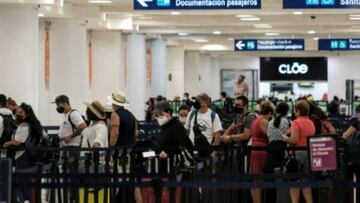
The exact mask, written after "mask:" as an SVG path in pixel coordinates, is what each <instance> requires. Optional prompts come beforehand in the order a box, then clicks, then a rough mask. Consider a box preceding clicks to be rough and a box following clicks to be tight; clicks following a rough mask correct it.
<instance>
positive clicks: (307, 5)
mask: <svg viewBox="0 0 360 203" xmlns="http://www.w3.org/2000/svg"><path fill="white" fill-rule="evenodd" d="M283 8H285V9H296V8H301V9H318V8H350V9H351V8H360V0H283Z"/></svg>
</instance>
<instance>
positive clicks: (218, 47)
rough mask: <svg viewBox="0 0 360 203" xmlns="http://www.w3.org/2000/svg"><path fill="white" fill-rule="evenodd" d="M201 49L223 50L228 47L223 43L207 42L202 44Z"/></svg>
mask: <svg viewBox="0 0 360 203" xmlns="http://www.w3.org/2000/svg"><path fill="white" fill-rule="evenodd" d="M201 49H202V50H207V51H223V50H226V47H224V46H223V45H221V44H207V45H204V46H202V47H201Z"/></svg>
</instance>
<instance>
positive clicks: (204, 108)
mask: <svg viewBox="0 0 360 203" xmlns="http://www.w3.org/2000/svg"><path fill="white" fill-rule="evenodd" d="M209 104H210V97H209V96H208V95H207V94H204V93H203V94H200V95H198V96H197V97H196V101H195V103H194V106H193V107H194V109H195V110H193V111H192V112H191V113H190V114H189V115H188V116H187V118H186V122H185V129H186V130H187V131H188V132H189V136H190V140H191V141H192V142H193V144H195V141H194V137H195V133H194V125H195V118H196V121H197V124H198V126H199V130H200V131H201V133H202V134H203V135H204V136H205V137H206V140H207V141H208V143H209V144H210V145H219V144H220V136H221V131H222V130H223V128H222V126H221V121H220V118H219V116H218V115H217V113H215V112H213V111H212V110H211V109H209Z"/></svg>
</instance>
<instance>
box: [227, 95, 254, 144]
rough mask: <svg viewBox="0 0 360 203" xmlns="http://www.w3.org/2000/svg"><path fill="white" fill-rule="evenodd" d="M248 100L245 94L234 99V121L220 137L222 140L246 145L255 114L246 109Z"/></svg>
mask: <svg viewBox="0 0 360 203" xmlns="http://www.w3.org/2000/svg"><path fill="white" fill-rule="evenodd" d="M248 104H249V100H248V98H247V97H245V96H239V97H237V98H236V99H235V101H234V113H236V117H235V121H234V122H233V123H232V124H231V125H230V126H229V127H228V129H227V130H226V131H225V133H224V135H223V136H222V137H221V141H222V142H225V143H227V142H241V144H243V145H247V143H248V140H249V139H250V137H251V125H252V123H253V121H254V120H255V119H256V115H255V114H253V113H250V112H249V111H248Z"/></svg>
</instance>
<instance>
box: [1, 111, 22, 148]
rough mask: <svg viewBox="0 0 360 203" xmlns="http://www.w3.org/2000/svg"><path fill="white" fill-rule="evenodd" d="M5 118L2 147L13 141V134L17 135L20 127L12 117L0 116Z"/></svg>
mask: <svg viewBox="0 0 360 203" xmlns="http://www.w3.org/2000/svg"><path fill="white" fill-rule="evenodd" d="M0 116H1V117H2V118H3V125H4V131H3V133H2V135H1V138H0V146H3V144H4V143H5V142H8V141H10V140H11V139H12V136H13V134H14V133H15V131H16V129H17V127H18V125H17V123H16V121H15V120H14V119H13V117H12V115H3V114H0Z"/></svg>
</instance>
